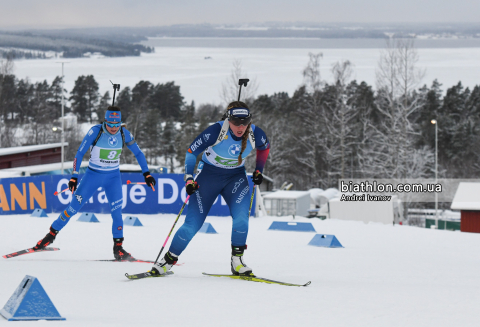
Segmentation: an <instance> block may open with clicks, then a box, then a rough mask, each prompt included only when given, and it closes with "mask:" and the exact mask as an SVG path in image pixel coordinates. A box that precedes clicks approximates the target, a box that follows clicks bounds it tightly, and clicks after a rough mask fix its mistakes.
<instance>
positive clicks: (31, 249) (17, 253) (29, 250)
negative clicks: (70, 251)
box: [3, 248, 60, 259]
mask: <svg viewBox="0 0 480 327" xmlns="http://www.w3.org/2000/svg"><path fill="white" fill-rule="evenodd" d="M58 250H60V249H59V248H43V249H41V250H34V249H33V248H30V249H26V250H22V251H18V252H13V253H10V254H5V255H4V256H3V257H4V258H5V259H8V258H13V257H18V256H19V255H24V254H29V253H34V252H45V251H58Z"/></svg>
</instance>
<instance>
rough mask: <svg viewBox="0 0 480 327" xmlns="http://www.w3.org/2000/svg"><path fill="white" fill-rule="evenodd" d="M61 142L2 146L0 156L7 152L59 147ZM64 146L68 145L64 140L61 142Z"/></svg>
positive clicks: (13, 152) (7, 153)
mask: <svg viewBox="0 0 480 327" xmlns="http://www.w3.org/2000/svg"><path fill="white" fill-rule="evenodd" d="M61 146H62V143H51V144H39V145H26V146H14V147H11V148H3V149H0V156H6V155H9V154H16V153H25V152H31V151H39V150H46V149H53V148H58V147H61ZM63 146H64V147H66V146H68V143H67V142H65V143H64V144H63Z"/></svg>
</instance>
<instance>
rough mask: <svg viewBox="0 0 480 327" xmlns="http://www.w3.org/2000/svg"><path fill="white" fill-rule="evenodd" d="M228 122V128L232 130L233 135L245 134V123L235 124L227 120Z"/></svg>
mask: <svg viewBox="0 0 480 327" xmlns="http://www.w3.org/2000/svg"><path fill="white" fill-rule="evenodd" d="M228 123H229V124H230V129H231V130H232V132H233V134H234V135H235V136H237V137H241V136H243V134H245V131H246V130H247V126H245V125H240V126H235V125H233V124H232V122H231V121H229V122H228Z"/></svg>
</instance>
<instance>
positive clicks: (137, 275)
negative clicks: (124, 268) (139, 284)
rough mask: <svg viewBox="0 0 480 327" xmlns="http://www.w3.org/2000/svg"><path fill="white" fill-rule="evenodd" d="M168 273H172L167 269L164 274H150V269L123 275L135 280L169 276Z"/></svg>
mask: <svg viewBox="0 0 480 327" xmlns="http://www.w3.org/2000/svg"><path fill="white" fill-rule="evenodd" d="M169 275H173V271H167V273H166V274H164V275H157V274H152V273H151V271H150V270H149V271H147V272H144V273H139V274H134V275H129V274H125V277H127V278H128V279H131V280H135V279H143V278H152V277H155V278H156V277H166V276H169Z"/></svg>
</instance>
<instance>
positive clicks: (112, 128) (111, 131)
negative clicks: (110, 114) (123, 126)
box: [105, 121, 120, 134]
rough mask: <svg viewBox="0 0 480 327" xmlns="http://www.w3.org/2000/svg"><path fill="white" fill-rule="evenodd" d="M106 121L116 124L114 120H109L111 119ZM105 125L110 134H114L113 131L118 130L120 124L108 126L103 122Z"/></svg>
mask: <svg viewBox="0 0 480 327" xmlns="http://www.w3.org/2000/svg"><path fill="white" fill-rule="evenodd" d="M107 123H110V124H117V123H116V122H111V121H107ZM105 127H106V129H107V131H108V132H109V133H110V134H115V133H117V132H118V129H119V128H120V126H116V127H110V126H108V125H107V124H105Z"/></svg>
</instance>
